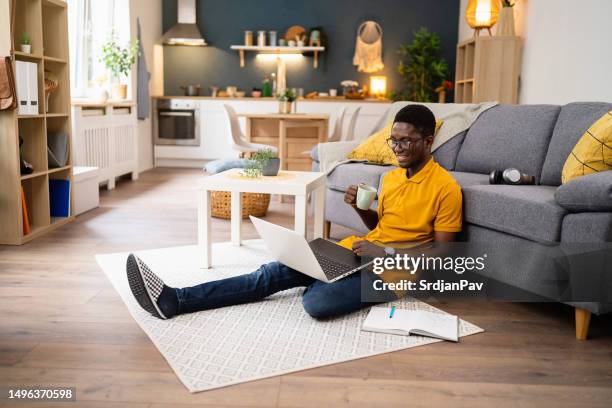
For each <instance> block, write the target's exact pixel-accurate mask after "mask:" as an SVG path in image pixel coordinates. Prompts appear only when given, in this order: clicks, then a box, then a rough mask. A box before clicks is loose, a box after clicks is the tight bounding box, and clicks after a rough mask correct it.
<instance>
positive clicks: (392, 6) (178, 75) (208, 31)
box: [163, 0, 459, 95]
mask: <svg viewBox="0 0 612 408" xmlns="http://www.w3.org/2000/svg"><path fill="white" fill-rule="evenodd" d="M176 6H177V1H176V0H164V1H163V29H164V31H166V30H167V29H169V28H170V27H171V26H172V25H174V23H175V22H176V20H177V9H176ZM365 20H375V21H377V22H378V23H379V24H380V25H381V26H382V28H383V62H384V64H385V68H384V70H383V71H381V72H380V73H376V74H374V75H379V74H380V75H386V76H387V77H388V80H387V81H388V84H387V88H388V89H399V88H401V87H402V86H403V81H402V78H401V76H400V75H399V74H397V64H398V60H399V59H398V54H397V50H398V46H399V45H400V44H403V43H408V42H410V41H411V40H412V32H413V31H414V30H416V29H418V28H419V27H426V28H428V29H429V30H430V31H432V32H435V33H437V34H438V35H439V36H440V39H441V43H442V50H443V55H444V57H445V58H446V60H447V62H448V63H449V68H450V72H449V76H448V78H449V79H451V80H454V77H455V75H454V67H455V47H456V44H457V29H458V27H457V25H458V21H459V0H435V1H432V0H309V1H299V0H258V1H248V0H197V23H198V26H199V27H200V31H201V32H202V34H203V36H204V38H205V39H206V41H207V42H208V43H209V44H210V45H209V46H208V47H172V46H170V47H169V46H166V47H165V49H164V77H165V93H166V95H180V94H182V91H181V89H180V88H179V87H180V86H181V85H186V84H201V85H202V87H203V91H204V93H205V94H208V92H209V90H208V87H209V86H212V85H217V86H220V87H221V88H225V87H226V86H228V85H236V86H238V87H239V89H240V90H245V91H250V90H251V89H252V88H253V87H261V81H262V79H263V76H264V75H265V74H266V73H270V72H275V71H276V65H275V63H274V62H262V61H259V60H256V59H255V53H252V52H251V53H247V56H246V66H245V67H244V68H240V65H239V57H238V53H237V52H236V51H232V50H230V45H233V44H243V41H244V31H245V30H251V31H253V32H254V33H253V35H254V37H256V35H257V33H256V32H257V30H275V31H277V32H278V35H279V37H280V35H281V34H283V33H284V32H285V31H286V30H287V28H288V27H289V26H291V25H294V24H299V25H302V26H304V27H306V28H307V29H308V28H310V27H314V26H322V27H323V30H324V32H325V34H326V35H327V38H328V43H327V44H326V47H327V49H326V51H325V52H324V53H323V54H322V55H321V54H320V57H319V68H318V69H313V68H312V57H311V56H307V57H306V58H304V59H302V60H300V61H290V62H288V63H287V85H288V86H290V87H296V88H304V89H305V91H306V92H310V91H320V92H322V91H327V90H328V89H329V88H340V81H342V80H344V79H353V80H356V81H359V82H360V84H361V83H369V79H368V78H369V75H368V74H363V73H358V72H357V69H356V67H355V66H353V65H352V59H353V53H354V51H355V35H356V34H355V33H356V30H357V27H358V26H359V24H361V22H363V21H365ZM255 40H256V39H255Z"/></svg>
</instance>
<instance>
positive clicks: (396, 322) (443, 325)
mask: <svg viewBox="0 0 612 408" xmlns="http://www.w3.org/2000/svg"><path fill="white" fill-rule="evenodd" d="M390 311H391V308H388V307H373V308H372V309H370V313H369V314H368V317H367V318H366V319H365V321H364V322H363V326H362V327H361V329H362V330H365V331H371V332H380V333H387V334H399V335H403V336H408V335H410V334H417V335H420V336H427V337H435V338H437V339H442V340H449V341H459V319H458V318H457V316H453V315H449V314H445V313H444V314H443V313H436V312H427V311H424V310H406V309H395V312H394V313H393V317H392V318H390V317H389V313H390Z"/></svg>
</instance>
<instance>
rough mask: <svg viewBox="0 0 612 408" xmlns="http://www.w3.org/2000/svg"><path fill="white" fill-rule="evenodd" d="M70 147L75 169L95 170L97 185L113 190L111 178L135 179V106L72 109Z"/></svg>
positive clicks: (78, 107)
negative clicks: (103, 184)
mask: <svg viewBox="0 0 612 408" xmlns="http://www.w3.org/2000/svg"><path fill="white" fill-rule="evenodd" d="M72 122H73V123H72V129H73V132H72V138H73V140H72V146H73V148H74V161H75V165H77V166H93V167H98V168H99V171H98V174H99V180H100V182H105V183H107V188H108V189H109V190H112V189H113V188H115V178H116V177H118V176H122V175H124V174H128V173H130V174H131V175H132V180H136V179H137V178H138V149H137V147H138V121H137V119H136V107H135V106H132V105H129V106H126V105H125V104H121V105H120V107H119V106H117V105H112V104H101V105H94V104H86V105H84V104H75V105H73V106H72Z"/></svg>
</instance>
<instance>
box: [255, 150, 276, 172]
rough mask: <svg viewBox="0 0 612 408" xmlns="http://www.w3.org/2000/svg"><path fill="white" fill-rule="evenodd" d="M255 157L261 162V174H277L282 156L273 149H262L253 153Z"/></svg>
mask: <svg viewBox="0 0 612 408" xmlns="http://www.w3.org/2000/svg"><path fill="white" fill-rule="evenodd" d="M253 159H254V160H257V161H258V162H259V163H260V164H261V174H262V175H264V176H277V175H278V169H279V168H280V158H279V157H278V154H277V153H276V152H275V151H274V150H272V149H268V148H265V149H261V150H259V151H258V152H257V153H255V154H254V155H253Z"/></svg>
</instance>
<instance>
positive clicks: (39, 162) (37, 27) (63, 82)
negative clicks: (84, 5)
mask: <svg viewBox="0 0 612 408" xmlns="http://www.w3.org/2000/svg"><path fill="white" fill-rule="evenodd" d="M15 4H16V6H15V9H14V10H12V13H14V15H15V26H14V29H13V33H12V35H11V38H10V39H8V41H12V45H13V48H14V49H15V51H13V52H12V57H13V64H14V63H15V61H28V62H33V63H36V64H37V67H38V69H37V80H38V102H39V103H38V106H39V111H38V114H36V115H18V114H17V111H16V110H15V111H2V112H0V134H2V137H1V138H0V157H1V158H2V160H0V225H2V228H0V244H12V245H20V244H24V243H26V242H28V241H31V240H32V239H34V238H37V237H39V236H41V235H44V234H46V233H47V232H49V231H51V230H52V229H54V228H57V227H58V226H60V225H63V224H65V223H67V222H70V221H71V220H72V219H73V218H74V217H73V216H72V213H71V214H70V216H68V217H51V213H50V202H49V180H50V179H63V180H69V181H70V187H71V194H70V195H71V196H70V207H71V209H72V207H73V205H72V204H73V203H72V201H73V200H72V185H73V179H72V158H71V156H72V154H71V152H72V147H71V145H70V143H71V140H70V139H71V138H70V137H69V138H68V149H69V153H70V154H69V160H68V164H67V165H66V166H64V167H60V168H49V164H48V160H47V134H48V133H51V132H57V131H62V132H66V133H67V134H68V135H70V134H71V123H70V75H69V64H68V20H67V5H66V3H65V2H64V1H61V0H19V1H17V2H15ZM24 31H26V32H28V33H29V34H30V38H31V43H32V53H31V54H26V53H23V52H21V51H17V50H19V45H20V44H19V43H20V40H21V33H22V32H24ZM6 40H7V39H0V42H3V41H4V43H5V44H6ZM9 43H10V42H9ZM13 67H14V65H13ZM45 71H49V72H52V73H53V74H55V75H56V76H57V78H58V80H59V83H60V85H59V88H58V90H57V91H56V92H54V93H52V94H51V95H50V98H49V102H48V106H47V103H46V101H45V94H44V73H45ZM19 136H21V137H22V138H23V141H24V142H23V146H22V147H21V155H22V156H23V158H24V159H25V160H26V161H28V162H29V163H31V164H32V165H33V166H34V172H33V173H32V174H25V175H22V174H21V173H20V148H19ZM22 188H23V193H24V196H25V199H26V209H27V213H28V220H29V224H30V233H28V234H24V225H23V211H22V201H21V189H22Z"/></svg>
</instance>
